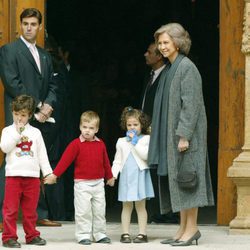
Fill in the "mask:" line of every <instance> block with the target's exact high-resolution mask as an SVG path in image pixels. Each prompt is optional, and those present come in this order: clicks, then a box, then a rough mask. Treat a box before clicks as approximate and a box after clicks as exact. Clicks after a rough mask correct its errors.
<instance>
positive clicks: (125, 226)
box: [121, 199, 148, 235]
mask: <svg viewBox="0 0 250 250" xmlns="http://www.w3.org/2000/svg"><path fill="white" fill-rule="evenodd" d="M133 204H134V202H133V201H131V202H123V203H122V214H121V220H122V231H123V233H128V234H129V226H130V221H131V214H132V211H133ZM135 209H136V213H137V219H138V225H139V234H145V235H146V227H147V220H148V214H147V211H146V200H145V199H144V200H141V201H135Z"/></svg>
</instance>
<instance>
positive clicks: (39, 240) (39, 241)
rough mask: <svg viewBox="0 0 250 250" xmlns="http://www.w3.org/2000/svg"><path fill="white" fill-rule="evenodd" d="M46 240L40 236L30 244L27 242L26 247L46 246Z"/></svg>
mask: <svg viewBox="0 0 250 250" xmlns="http://www.w3.org/2000/svg"><path fill="white" fill-rule="evenodd" d="M46 243H47V242H46V240H44V239H42V238H41V237H40V236H37V237H35V238H34V239H33V240H31V241H30V242H27V244H28V245H36V246H44V245H46Z"/></svg>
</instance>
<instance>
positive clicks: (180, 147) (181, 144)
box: [178, 137, 189, 152]
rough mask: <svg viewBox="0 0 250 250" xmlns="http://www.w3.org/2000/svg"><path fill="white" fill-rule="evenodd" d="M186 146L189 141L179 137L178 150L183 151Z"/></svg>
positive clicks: (187, 146)
mask: <svg viewBox="0 0 250 250" xmlns="http://www.w3.org/2000/svg"><path fill="white" fill-rule="evenodd" d="M188 148H189V141H188V140H187V139H186V138H184V137H181V138H180V140H179V143H178V150H179V152H183V151H185V150H187V149H188Z"/></svg>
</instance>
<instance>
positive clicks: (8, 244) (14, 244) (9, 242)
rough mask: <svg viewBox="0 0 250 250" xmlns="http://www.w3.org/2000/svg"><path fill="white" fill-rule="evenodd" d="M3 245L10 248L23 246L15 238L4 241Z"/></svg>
mask: <svg viewBox="0 0 250 250" xmlns="http://www.w3.org/2000/svg"><path fill="white" fill-rule="evenodd" d="M3 246H4V247H9V248H21V244H20V243H19V242H18V241H16V240H14V239H9V240H7V241H5V242H3Z"/></svg>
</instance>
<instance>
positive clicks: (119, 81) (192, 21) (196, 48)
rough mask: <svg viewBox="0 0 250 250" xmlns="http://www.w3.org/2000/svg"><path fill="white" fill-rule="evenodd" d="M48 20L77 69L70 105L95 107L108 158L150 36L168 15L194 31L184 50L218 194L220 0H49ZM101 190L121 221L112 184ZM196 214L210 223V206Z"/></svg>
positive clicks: (137, 87)
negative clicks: (199, 97)
mask: <svg viewBox="0 0 250 250" xmlns="http://www.w3.org/2000/svg"><path fill="white" fill-rule="evenodd" d="M46 22H47V23H46V29H47V32H48V34H49V35H51V36H53V37H54V38H55V39H56V40H57V42H58V43H59V45H62V46H65V47H67V48H68V49H69V50H70V53H71V54H70V58H71V62H70V63H71V67H72V70H74V71H75V72H76V73H75V74H76V75H77V77H76V78H75V79H77V80H76V81H73V83H72V88H74V89H75V92H74V93H75V97H74V99H75V101H76V102H75V106H73V107H72V112H75V113H76V115H77V116H80V113H81V112H82V111H84V110H86V109H94V110H96V111H97V112H98V113H99V114H100V116H101V123H102V125H101V129H100V133H99V136H100V137H102V138H103V139H104V140H105V142H106V144H107V147H108V151H109V155H110V160H111V162H112V159H113V156H114V152H115V143H116V140H117V138H118V137H119V136H121V135H123V132H122V131H121V130H120V128H119V116H120V113H121V110H122V109H123V107H125V106H128V105H132V106H134V107H138V105H139V101H140V95H141V91H142V84H143V78H144V75H145V73H146V71H147V70H148V69H147V68H146V67H145V62H144V57H143V54H144V53H145V51H146V48H147V46H148V44H149V43H150V42H151V41H152V40H153V33H154V31H155V30H156V29H157V28H159V27H160V26H161V25H163V24H166V23H168V22H179V23H181V24H182V25H183V26H184V27H185V28H186V29H187V30H188V31H189V33H190V35H191V38H192V48H191V54H190V57H191V58H192V60H193V61H194V62H195V64H196V65H197V67H198V68H199V70H200V72H201V75H202V78H203V88H204V98H205V103H206V110H207V116H208V148H209V158H210V165H211V175H212V181H213V188H214V195H215V198H216V193H217V150H218V89H219V80H218V72H219V65H218V64H219V63H218V61H219V34H218V33H219V31H218V23H219V2H218V0H216V1H209V0H203V1H199V0H143V1H142V0H120V1H116V0H106V1H100V0H91V1H78V0H71V1H66V0H63V1H62V0H53V1H47V20H46ZM77 126H78V124H77ZM77 126H76V127H77ZM77 133H78V131H76V134H77ZM106 193H107V217H108V220H116V221H119V220H120V218H119V214H120V204H118V202H117V194H116V188H115V189H112V188H107V192H106ZM115 211H117V212H115ZM202 211H204V212H202ZM202 213H203V214H204V216H203V217H204V218H200V222H201V223H216V208H214V209H210V210H208V209H207V208H206V209H203V210H202V209H201V214H202ZM116 215H117V216H116ZM207 218H210V219H209V220H208V219H207Z"/></svg>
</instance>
